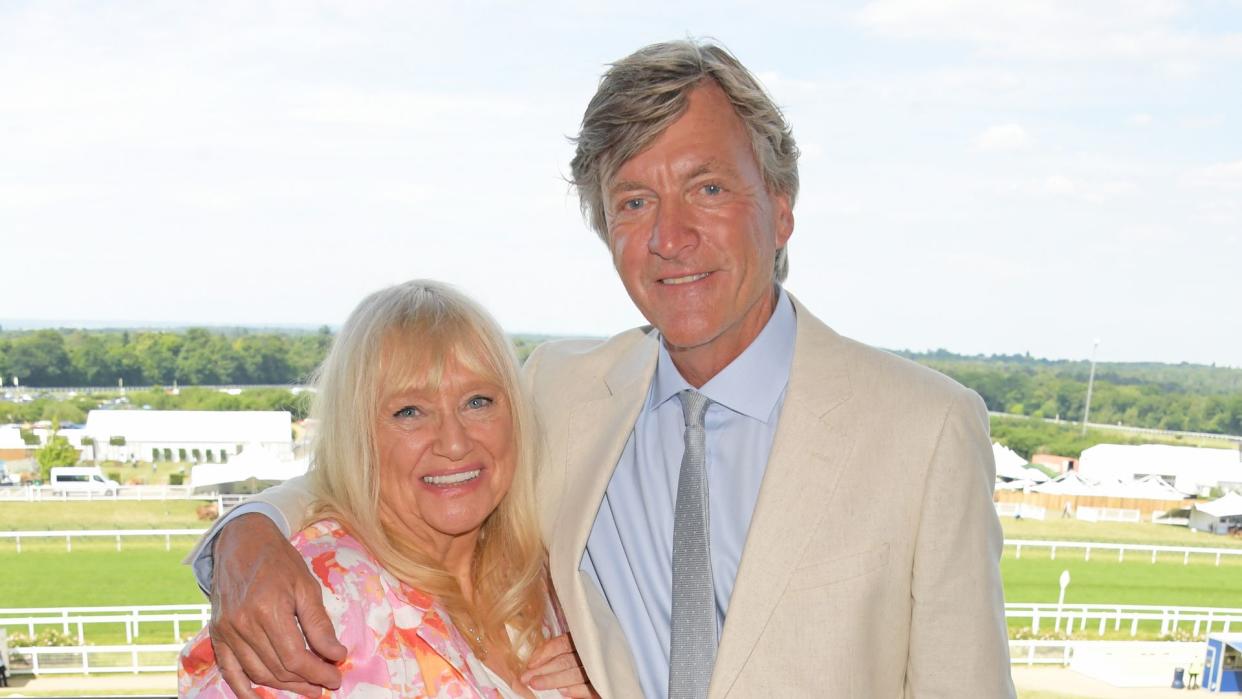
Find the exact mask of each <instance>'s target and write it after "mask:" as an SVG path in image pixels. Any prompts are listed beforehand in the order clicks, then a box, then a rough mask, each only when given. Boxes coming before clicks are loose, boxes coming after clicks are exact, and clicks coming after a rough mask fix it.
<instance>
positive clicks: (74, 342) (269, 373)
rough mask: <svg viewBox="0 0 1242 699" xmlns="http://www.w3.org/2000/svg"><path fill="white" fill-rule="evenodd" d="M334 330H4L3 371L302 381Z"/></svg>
mask: <svg viewBox="0 0 1242 699" xmlns="http://www.w3.org/2000/svg"><path fill="white" fill-rule="evenodd" d="M331 342H332V332H331V331H330V330H329V329H328V328H327V327H323V328H320V329H319V331H318V332H301V333H290V332H247V331H244V330H238V331H231V332H230V331H210V330H207V329H205V328H190V329H188V330H185V331H183V332H176V331H128V330H119V331H90V330H36V331H32V332H22V333H17V332H6V333H3V334H0V376H2V377H4V383H5V384H6V385H10V386H11V385H12V381H13V377H17V380H18V382H19V383H20V384H21V385H23V386H29V387H34V388H39V387H49V386H116V385H117V384H118V381H120V382H124V384H125V385H127V386H171V385H173V384H174V383H176V384H179V385H187V386H192V385H213V384H214V385H218V384H240V385H252V384H296V383H301V382H302V381H303V380H305V378H306V377H307V376H308V375H309V374H310V372H311V371H312V370H313V369H314V368H315V367H316V366H318V365H319V363H320V362H321V361H322V360H323V357H324V355H325V354H326V353H327V350H328V347H329V346H330V345H331Z"/></svg>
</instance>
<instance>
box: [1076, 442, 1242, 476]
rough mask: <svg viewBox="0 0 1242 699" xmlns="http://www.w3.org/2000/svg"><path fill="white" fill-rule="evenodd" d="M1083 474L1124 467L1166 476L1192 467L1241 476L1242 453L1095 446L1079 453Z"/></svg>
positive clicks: (1153, 446)
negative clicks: (1230, 471)
mask: <svg viewBox="0 0 1242 699" xmlns="http://www.w3.org/2000/svg"><path fill="white" fill-rule="evenodd" d="M1080 463H1081V468H1082V470H1083V472H1087V471H1090V470H1094V469H1097V468H1104V469H1116V468H1124V469H1126V470H1129V471H1132V472H1137V473H1168V474H1172V473H1174V472H1176V471H1178V470H1183V469H1192V468H1205V467H1206V468H1213V469H1225V470H1234V471H1237V472H1238V474H1239V475H1242V452H1239V451H1238V450H1237V449H1207V448H1203V447H1179V446H1175V445H1172V444H1097V445H1095V446H1093V447H1088V448H1086V449H1083V450H1082V459H1081V460H1080Z"/></svg>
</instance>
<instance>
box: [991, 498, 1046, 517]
mask: <svg viewBox="0 0 1242 699" xmlns="http://www.w3.org/2000/svg"><path fill="white" fill-rule="evenodd" d="M1047 515H1048V510H1047V509H1045V508H1043V507H1040V506H1039V505H1028V504H1026V503H1024V502H998V503H996V516H997V517H1013V518H1015V519H1040V520H1042V519H1043V518H1044V517H1046V516H1047Z"/></svg>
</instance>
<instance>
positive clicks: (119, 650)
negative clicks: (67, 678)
mask: <svg viewBox="0 0 1242 699" xmlns="http://www.w3.org/2000/svg"><path fill="white" fill-rule="evenodd" d="M180 653H181V644H180V643H161V644H143V645H128V646H29V647H17V648H10V649H9V674H12V675H90V674H101V673H111V672H130V673H138V672H176V671H177V656H178V654H180Z"/></svg>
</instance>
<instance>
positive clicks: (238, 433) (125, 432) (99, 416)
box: [85, 410, 293, 444]
mask: <svg viewBox="0 0 1242 699" xmlns="http://www.w3.org/2000/svg"><path fill="white" fill-rule="evenodd" d="M292 429H293V425H292V418H291V416H290V415H289V413H288V412H287V411H284V410H239V411H225V410H92V411H90V413H88V414H87V416H86V429H85V431H86V432H87V433H88V434H90V435H91V436H92V437H94V438H95V440H96V443H100V444H107V440H108V438H110V437H124V438H125V441H126V442H127V443H130V444H133V443H139V442H145V443H150V442H173V443H176V442H216V443H222V444H248V443H272V442H275V443H282V444H283V443H288V442H290V441H292V439H293V432H292ZM101 439H102V440H103V441H102V442H101V441H100V440H101Z"/></svg>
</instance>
